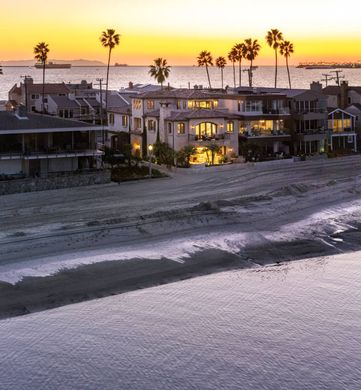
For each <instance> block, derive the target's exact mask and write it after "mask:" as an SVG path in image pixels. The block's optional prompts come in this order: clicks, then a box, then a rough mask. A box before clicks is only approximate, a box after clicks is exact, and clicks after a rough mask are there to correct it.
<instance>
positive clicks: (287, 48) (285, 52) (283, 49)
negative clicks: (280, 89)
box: [280, 41, 294, 89]
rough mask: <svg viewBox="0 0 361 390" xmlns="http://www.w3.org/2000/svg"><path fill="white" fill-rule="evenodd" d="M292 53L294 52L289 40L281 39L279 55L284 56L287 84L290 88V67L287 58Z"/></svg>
mask: <svg viewBox="0 0 361 390" xmlns="http://www.w3.org/2000/svg"><path fill="white" fill-rule="evenodd" d="M293 53H294V47H293V43H291V42H290V41H283V42H282V43H281V46H280V54H281V56H283V57H285V58H286V66H287V74H288V84H289V86H290V89H291V88H292V86H291V75H290V68H289V66H288V59H289V58H290V57H291V54H293Z"/></svg>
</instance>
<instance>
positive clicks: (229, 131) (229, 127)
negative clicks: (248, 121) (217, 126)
mask: <svg viewBox="0 0 361 390" xmlns="http://www.w3.org/2000/svg"><path fill="white" fill-rule="evenodd" d="M233 128H234V125H233V122H231V121H229V122H227V133H233Z"/></svg>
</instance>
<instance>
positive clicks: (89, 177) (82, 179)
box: [0, 170, 110, 195]
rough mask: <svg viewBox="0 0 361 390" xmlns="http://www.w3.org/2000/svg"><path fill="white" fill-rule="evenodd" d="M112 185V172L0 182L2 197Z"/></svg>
mask: <svg viewBox="0 0 361 390" xmlns="http://www.w3.org/2000/svg"><path fill="white" fill-rule="evenodd" d="M107 183H110V171H108V170H107V171H99V172H91V173H79V174H69V175H64V176H53V177H47V178H35V179H34V178H31V179H18V180H9V181H0V195H8V194H15V193H20V192H33V191H47V190H56V189H59V188H70V187H81V186H90V185H95V184H107Z"/></svg>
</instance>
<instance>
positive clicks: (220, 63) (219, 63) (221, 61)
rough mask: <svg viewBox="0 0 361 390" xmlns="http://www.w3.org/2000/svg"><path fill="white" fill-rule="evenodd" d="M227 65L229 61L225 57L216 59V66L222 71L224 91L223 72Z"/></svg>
mask: <svg viewBox="0 0 361 390" xmlns="http://www.w3.org/2000/svg"><path fill="white" fill-rule="evenodd" d="M226 65H227V61H226V59H225V58H224V57H218V58H217V59H216V66H217V68H218V69H220V70H221V81H222V89H223V70H224V68H225V66H226Z"/></svg>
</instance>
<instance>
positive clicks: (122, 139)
mask: <svg viewBox="0 0 361 390" xmlns="http://www.w3.org/2000/svg"><path fill="white" fill-rule="evenodd" d="M131 117H132V110H131V106H130V105H124V106H123V107H118V108H117V107H115V108H110V109H109V110H108V127H107V129H108V139H109V140H108V142H109V143H108V146H110V147H111V148H112V149H113V150H115V151H119V152H122V151H124V147H125V145H127V144H130V123H131Z"/></svg>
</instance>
